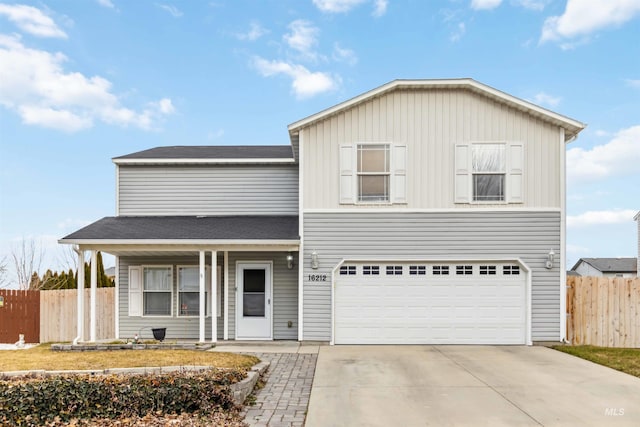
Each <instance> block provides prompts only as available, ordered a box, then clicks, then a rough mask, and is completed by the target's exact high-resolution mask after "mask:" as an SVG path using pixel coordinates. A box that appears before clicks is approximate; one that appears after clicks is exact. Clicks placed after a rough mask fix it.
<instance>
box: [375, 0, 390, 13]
mask: <svg viewBox="0 0 640 427" xmlns="http://www.w3.org/2000/svg"><path fill="white" fill-rule="evenodd" d="M387 6H389V2H388V1H387V0H375V2H374V4H373V16H375V17H380V16H382V15H384V14H385V13H387Z"/></svg>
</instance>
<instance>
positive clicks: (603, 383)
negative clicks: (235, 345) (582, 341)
mask: <svg viewBox="0 0 640 427" xmlns="http://www.w3.org/2000/svg"><path fill="white" fill-rule="evenodd" d="M540 425H543V426H640V379H638V378H635V377H632V376H630V375H626V374H623V373H621V372H617V371H614V370H612V369H609V368H605V367H602V366H599V365H596V364H594V363H591V362H587V361H585V360H582V359H579V358H576V357H573V356H570V355H567V354H564V353H560V352H557V351H554V350H551V349H548V348H544V347H520V346H515V347H512V346H334V347H329V346H327V347H320V352H319V355H318V362H317V365H316V373H315V378H314V381H313V387H312V390H311V400H310V402H309V411H308V415H307V421H306V426H307V427H320V426H323V427H324V426H540Z"/></svg>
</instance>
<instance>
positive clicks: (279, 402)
mask: <svg viewBox="0 0 640 427" xmlns="http://www.w3.org/2000/svg"><path fill="white" fill-rule="evenodd" d="M254 354H255V355H256V356H257V357H259V358H260V359H261V360H265V361H268V362H270V363H271V366H269V370H268V371H267V373H266V374H265V380H266V384H265V386H264V388H262V389H261V390H258V391H257V392H256V402H255V405H252V406H245V408H244V410H243V415H244V417H245V419H244V420H245V422H246V423H247V424H249V425H250V426H271V427H280V426H282V427H293V426H296V427H297V426H303V425H304V420H305V417H306V415H307V407H308V405H309V396H311V385H312V383H313V374H314V373H315V370H316V360H317V358H318V355H317V354H299V353H254Z"/></svg>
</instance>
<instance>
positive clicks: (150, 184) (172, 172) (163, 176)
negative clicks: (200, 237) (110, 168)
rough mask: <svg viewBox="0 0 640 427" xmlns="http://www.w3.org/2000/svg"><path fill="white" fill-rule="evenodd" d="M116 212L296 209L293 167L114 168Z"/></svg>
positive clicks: (295, 169)
mask: <svg viewBox="0 0 640 427" xmlns="http://www.w3.org/2000/svg"><path fill="white" fill-rule="evenodd" d="M117 171H118V172H117V173H118V174H119V176H118V192H117V194H118V208H119V212H118V215H125V216H126V215H238V214H246V215H249V214H257V215H262V214H265V215H286V214H297V213H298V167H297V165H291V166H280V165H271V166H269V165H260V166H257V165H251V166H223V165H215V166H211V165H208V166H171V165H169V166H166V165H164V166H160V165H155V166H122V165H121V166H120V167H118V168H117Z"/></svg>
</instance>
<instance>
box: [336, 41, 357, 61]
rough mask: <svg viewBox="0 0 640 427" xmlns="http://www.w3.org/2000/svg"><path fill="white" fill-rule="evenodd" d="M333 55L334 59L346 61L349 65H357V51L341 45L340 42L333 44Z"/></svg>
mask: <svg viewBox="0 0 640 427" xmlns="http://www.w3.org/2000/svg"><path fill="white" fill-rule="evenodd" d="M332 57H333V59H334V61H338V62H346V63H347V64H349V65H356V64H357V63H358V56H357V55H356V53H355V52H354V51H353V50H351V49H347V48H343V47H341V46H340V44H338V43H335V44H334V45H333V55H332Z"/></svg>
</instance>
